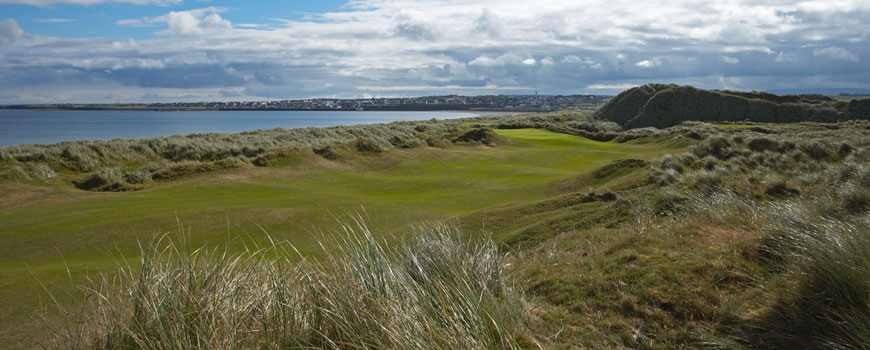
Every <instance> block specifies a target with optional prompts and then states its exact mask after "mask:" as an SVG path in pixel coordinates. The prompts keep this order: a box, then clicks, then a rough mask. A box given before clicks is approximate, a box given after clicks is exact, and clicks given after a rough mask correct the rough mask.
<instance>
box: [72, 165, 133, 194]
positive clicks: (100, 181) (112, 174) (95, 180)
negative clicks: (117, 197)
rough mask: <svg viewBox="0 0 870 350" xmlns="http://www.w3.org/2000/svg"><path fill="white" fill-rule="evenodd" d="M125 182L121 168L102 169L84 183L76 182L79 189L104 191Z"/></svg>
mask: <svg viewBox="0 0 870 350" xmlns="http://www.w3.org/2000/svg"><path fill="white" fill-rule="evenodd" d="M119 182H123V176H122V173H121V169H120V168H100V170H97V171H95V172H94V173H92V174H91V175H89V176H88V177H87V178H85V179H84V180H83V181H80V182H74V183H75V185H76V186H77V187H78V188H81V189H83V190H102V189H107V188H109V187H111V186H112V185H116V184H118V183H119Z"/></svg>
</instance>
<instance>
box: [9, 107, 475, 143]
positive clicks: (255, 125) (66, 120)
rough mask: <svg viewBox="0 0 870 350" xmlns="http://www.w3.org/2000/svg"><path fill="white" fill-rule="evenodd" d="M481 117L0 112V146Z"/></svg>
mask: <svg viewBox="0 0 870 350" xmlns="http://www.w3.org/2000/svg"><path fill="white" fill-rule="evenodd" d="M484 114H488V113H485V112H464V111H462V112H432V111H425V112H372V111H114V110H96V111H83V110H75V111H71V110H30V109H0V147H7V146H15V145H26V144H52V143H58V142H63V141H74V140H110V139H116V138H148V137H157V136H170V135H187V134H201V133H236V132H242V131H251V130H265V129H273V128H279V127H280V128H285V129H295V128H305V127H327V126H336V125H357V124H377V123H389V122H393V121H399V120H409V121H412V120H428V119H433V118H435V119H455V118H468V117H476V116H481V115H484Z"/></svg>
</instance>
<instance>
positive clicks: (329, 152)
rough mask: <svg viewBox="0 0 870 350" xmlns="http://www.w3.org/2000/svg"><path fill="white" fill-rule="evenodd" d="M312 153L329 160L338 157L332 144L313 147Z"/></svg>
mask: <svg viewBox="0 0 870 350" xmlns="http://www.w3.org/2000/svg"><path fill="white" fill-rule="evenodd" d="M314 153H315V154H317V155H319V156H321V157H323V158H326V159H330V160H335V159H338V158H339V155H338V152H336V150H335V147H333V146H331V145H330V146H325V147H321V148H316V149H314Z"/></svg>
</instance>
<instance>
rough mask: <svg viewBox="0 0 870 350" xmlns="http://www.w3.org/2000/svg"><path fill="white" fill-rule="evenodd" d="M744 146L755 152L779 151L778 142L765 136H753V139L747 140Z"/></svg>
mask: <svg viewBox="0 0 870 350" xmlns="http://www.w3.org/2000/svg"><path fill="white" fill-rule="evenodd" d="M746 146H748V147H749V149H751V150H753V151H755V152H779V151H780V145H779V142H776V141H775V140H772V139H769V138H766V137H756V138H753V139H751V140H749V142H748V143H747V144H746Z"/></svg>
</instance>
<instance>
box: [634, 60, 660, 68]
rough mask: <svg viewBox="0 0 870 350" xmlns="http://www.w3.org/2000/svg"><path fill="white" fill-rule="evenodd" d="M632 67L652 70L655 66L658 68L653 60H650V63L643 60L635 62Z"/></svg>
mask: <svg viewBox="0 0 870 350" xmlns="http://www.w3.org/2000/svg"><path fill="white" fill-rule="evenodd" d="M634 65H635V66H636V67H640V68H653V67H655V66H658V63H657V62H656V61H655V60H652V61H650V60H643V61H638V62H635V64H634Z"/></svg>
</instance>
